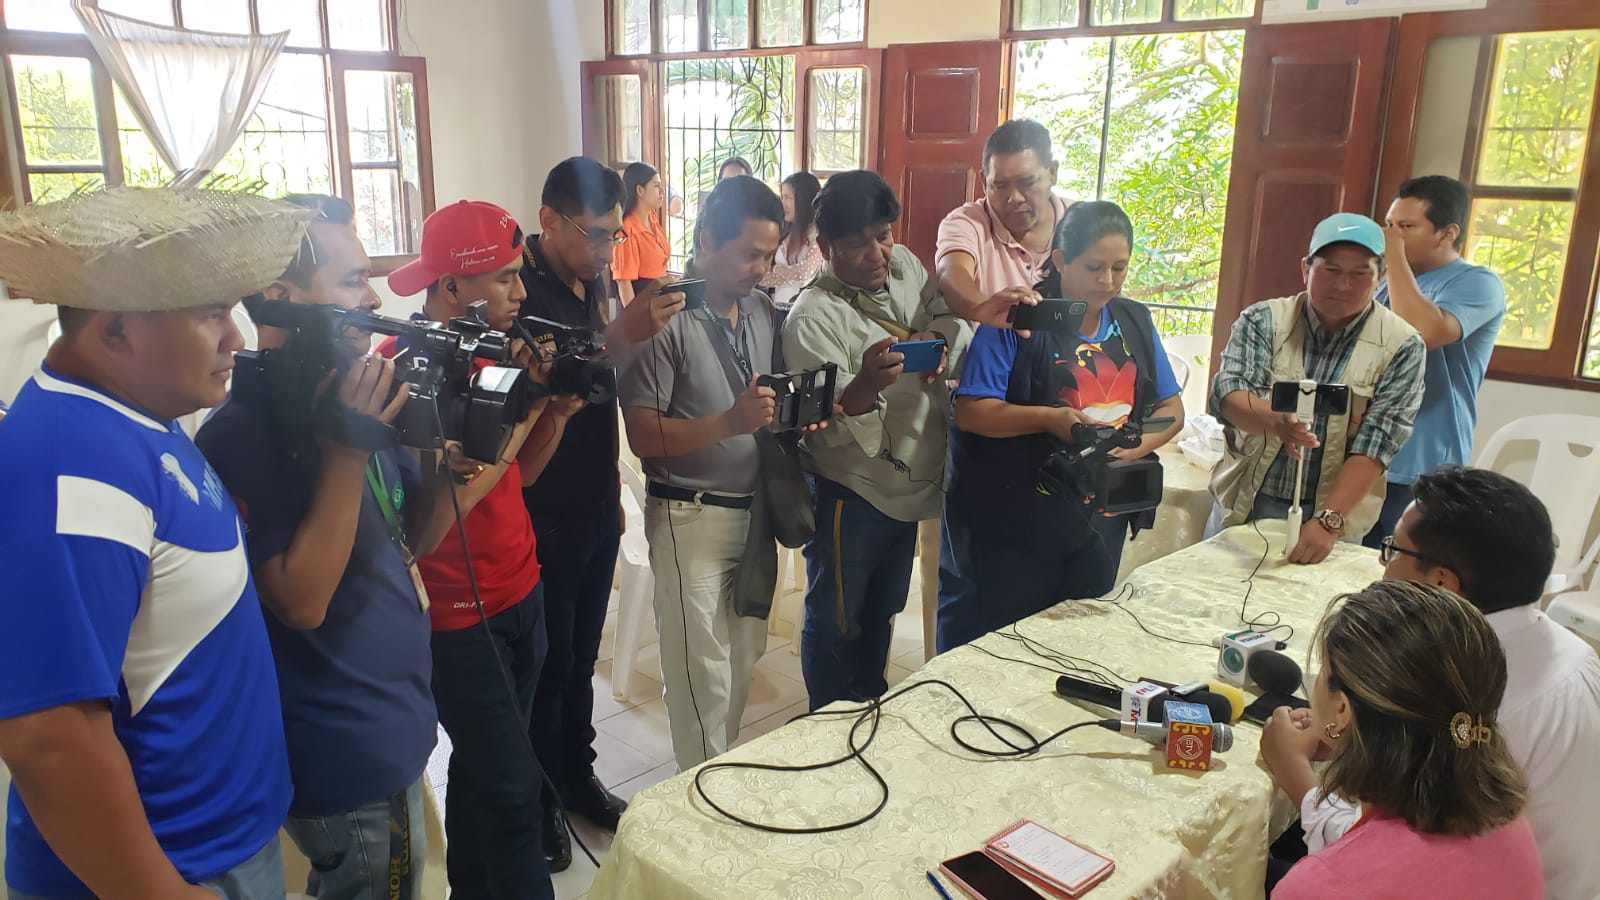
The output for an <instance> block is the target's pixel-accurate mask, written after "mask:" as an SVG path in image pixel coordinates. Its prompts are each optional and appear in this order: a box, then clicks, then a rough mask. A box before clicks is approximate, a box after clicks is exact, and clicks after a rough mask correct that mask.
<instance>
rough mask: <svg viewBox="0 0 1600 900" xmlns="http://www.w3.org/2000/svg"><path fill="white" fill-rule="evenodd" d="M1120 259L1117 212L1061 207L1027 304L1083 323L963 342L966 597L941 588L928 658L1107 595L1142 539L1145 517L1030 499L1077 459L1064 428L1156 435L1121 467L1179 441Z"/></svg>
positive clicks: (1167, 387) (1125, 239)
mask: <svg viewBox="0 0 1600 900" xmlns="http://www.w3.org/2000/svg"><path fill="white" fill-rule="evenodd" d="M1132 255H1133V223H1132V222H1131V221H1129V219H1128V214H1127V213H1125V212H1123V211H1122V208H1121V207H1119V206H1117V205H1116V204H1115V203H1108V202H1103V201H1086V202H1083V203H1075V204H1073V205H1072V206H1070V207H1068V209H1067V211H1066V214H1065V215H1063V216H1062V217H1061V224H1060V225H1059V226H1058V227H1057V229H1056V237H1055V248H1054V250H1053V251H1052V252H1051V254H1050V261H1049V263H1047V264H1046V267H1045V272H1044V280H1042V281H1041V282H1040V283H1039V284H1038V285H1037V286H1035V288H1034V290H1036V291H1038V293H1039V294H1040V295H1041V296H1042V297H1045V298H1048V299H1066V300H1081V301H1083V303H1084V304H1085V305H1086V307H1087V312H1086V314H1085V315H1084V318H1083V321H1082V322H1081V323H1078V324H1077V327H1076V328H1072V329H1070V331H1069V330H1061V331H1054V330H1048V331H1047V330H1034V331H1033V332H1032V333H1031V334H1030V335H1029V336H1028V337H1021V336H1020V335H1019V334H1018V333H1017V332H1015V331H1013V330H1011V329H1009V328H994V327H991V326H988V325H983V326H979V328H978V331H977V334H976V335H974V336H973V339H972V346H971V348H970V349H968V350H967V358H966V361H965V363H964V364H963V368H962V370H961V386H960V387H959V388H958V389H957V390H956V401H955V408H956V416H955V419H956V427H955V430H954V431H953V432H952V435H951V450H950V473H949V494H948V496H947V497H946V500H945V525H946V530H947V538H948V540H949V552H950V554H951V555H952V556H953V557H954V560H953V561H954V564H955V566H956V567H957V569H958V570H959V571H961V573H962V574H963V575H964V576H965V575H967V573H969V572H970V573H971V576H970V577H971V579H972V580H973V581H975V582H976V590H975V591H974V592H967V591H946V590H944V589H943V588H941V590H940V596H939V625H938V648H939V652H940V653H943V652H944V651H946V650H948V649H950V648H951V647H958V646H960V645H962V644H965V643H967V642H968V641H971V640H973V639H974V638H977V637H979V636H981V635H983V634H986V633H988V632H990V631H994V630H996V629H999V628H1004V627H1005V626H1007V625H1009V624H1011V623H1012V622H1016V621H1018V620H1020V619H1024V618H1026V617H1028V616H1031V615H1033V614H1034V613H1037V612H1040V611H1041V610H1044V609H1047V608H1049V607H1051V606H1054V605H1055V604H1057V603H1060V602H1061V601H1062V600H1068V599H1083V598H1090V597H1100V596H1103V595H1105V594H1107V593H1109V592H1110V591H1111V589H1112V587H1113V586H1114V584H1115V582H1116V576H1117V569H1118V568H1119V566H1120V564H1121V562H1122V545H1123V544H1124V543H1126V542H1127V540H1128V530H1129V526H1130V524H1132V523H1133V522H1134V521H1136V517H1141V516H1142V517H1145V519H1146V523H1145V524H1144V526H1143V527H1148V523H1149V516H1150V515H1151V513H1152V512H1153V511H1152V510H1146V511H1144V512H1139V513H1132V514H1128V515H1116V516H1110V515H1106V514H1104V513H1101V512H1098V511H1097V506H1096V505H1085V503H1084V502H1083V498H1082V497H1068V496H1066V493H1067V491H1065V490H1061V489H1059V488H1058V489H1055V490H1052V491H1050V492H1049V493H1046V492H1045V491H1043V490H1041V489H1040V484H1041V481H1040V467H1041V466H1042V465H1043V464H1044V463H1045V461H1046V459H1047V458H1048V457H1050V456H1051V454H1052V453H1054V452H1055V451H1057V450H1060V449H1064V448H1067V447H1069V446H1076V447H1077V448H1078V449H1080V450H1082V449H1087V448H1085V447H1083V446H1082V445H1081V444H1079V443H1078V442H1079V440H1080V439H1081V437H1082V434H1081V430H1080V429H1077V428H1076V426H1079V425H1089V426H1106V427H1109V428H1121V427H1122V426H1123V425H1124V424H1126V423H1130V422H1131V423H1132V424H1134V425H1143V424H1146V423H1148V424H1150V426H1151V427H1153V428H1155V429H1156V430H1154V431H1151V432H1148V433H1146V434H1145V435H1144V437H1143V439H1142V441H1141V442H1140V444H1139V446H1137V447H1134V448H1129V449H1117V450H1115V451H1113V455H1115V456H1116V457H1118V458H1119V459H1123V460H1132V459H1138V458H1141V457H1145V456H1149V455H1150V454H1152V453H1154V452H1155V451H1156V449H1157V448H1158V447H1160V446H1161V445H1163V444H1165V443H1166V442H1167V441H1170V440H1172V438H1173V436H1174V435H1176V434H1177V433H1178V431H1179V430H1180V429H1182V428H1183V398H1182V396H1181V391H1180V388H1179V386H1178V380H1177V378H1176V377H1175V376H1174V375H1173V372H1172V363H1171V361H1170V360H1168V359H1167V353H1166V350H1165V348H1163V347H1162V345H1161V335H1160V334H1158V333H1157V332H1156V327H1155V322H1154V321H1153V320H1152V319H1151V317H1150V310H1149V309H1147V308H1145V306H1144V305H1143V304H1142V303H1138V302H1135V301H1133V300H1129V299H1128V298H1126V297H1124V296H1122V283H1123V280H1124V279H1125V278H1126V277H1127V274H1128V263H1129V260H1130V258H1131V257H1132ZM1157 419H1168V420H1170V421H1167V422H1165V423H1164V424H1162V425H1159V426H1157V425H1156V423H1155V421H1154V420H1157ZM1095 465H1097V463H1094V462H1088V463H1084V464H1082V465H1081V466H1080V468H1083V469H1089V468H1091V467H1093V466H1095ZM1098 499H1099V500H1100V504H1099V505H1100V506H1103V505H1104V504H1105V503H1106V502H1107V500H1108V498H1105V497H1100V498H1098Z"/></svg>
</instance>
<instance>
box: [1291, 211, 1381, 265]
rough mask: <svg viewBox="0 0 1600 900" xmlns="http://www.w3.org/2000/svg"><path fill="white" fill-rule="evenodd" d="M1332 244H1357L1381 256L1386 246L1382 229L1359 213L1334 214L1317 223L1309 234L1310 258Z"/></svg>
mask: <svg viewBox="0 0 1600 900" xmlns="http://www.w3.org/2000/svg"><path fill="white" fill-rule="evenodd" d="M1333 244H1357V245H1359V246H1362V247H1365V248H1367V249H1368V250H1371V251H1372V252H1373V253H1374V254H1376V255H1377V256H1382V255H1383V251H1384V247H1385V246H1386V244H1385V241H1384V239H1383V229H1382V228H1381V227H1379V225H1378V223H1377V222H1374V221H1372V220H1371V219H1369V218H1367V217H1366V216H1363V215H1361V214H1360V213H1334V214H1333V215H1331V216H1329V217H1327V218H1326V219H1323V220H1322V221H1321V222H1318V223H1317V227H1316V228H1315V229H1314V230H1313V231H1312V232H1311V252H1310V253H1309V255H1310V256H1316V255H1317V254H1318V253H1320V252H1322V250H1323V248H1325V247H1329V246H1331V245H1333Z"/></svg>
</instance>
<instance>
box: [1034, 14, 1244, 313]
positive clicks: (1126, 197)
mask: <svg viewBox="0 0 1600 900" xmlns="http://www.w3.org/2000/svg"><path fill="white" fill-rule="evenodd" d="M1243 52H1244V33H1243V32H1240V31H1199V32H1191V33H1188V34H1164V35H1144V36H1137V37H1116V38H1076V39H1067V40H1050V41H1028V42H1022V43H1019V44H1017V72H1016V95H1015V96H1016V100H1015V102H1014V104H1013V106H1012V110H1011V112H1012V115H1013V116H1014V117H1017V118H1031V119H1036V120H1038V121H1040V122H1042V123H1043V124H1044V125H1045V127H1046V128H1048V129H1049V130H1050V133H1051V134H1052V135H1053V136H1054V138H1055V149H1056V155H1057V159H1058V161H1059V163H1060V168H1061V174H1060V189H1061V191H1062V192H1064V193H1065V194H1066V195H1067V196H1068V197H1069V198H1071V199H1074V200H1083V199H1095V198H1097V197H1098V198H1101V199H1105V200H1112V201H1115V202H1116V203H1118V204H1119V205H1121V206H1122V207H1123V209H1125V210H1127V212H1128V216H1129V217H1130V218H1132V219H1133V224H1134V248H1133V249H1134V254H1133V261H1132V264H1131V265H1130V267H1129V272H1128V281H1127V286H1126V288H1125V290H1126V292H1127V293H1128V295H1129V296H1131V297H1134V298H1136V299H1139V300H1142V301H1144V302H1146V303H1150V304H1156V305H1158V308H1157V309H1156V313H1157V323H1158V325H1159V326H1160V327H1161V330H1162V332H1163V333H1166V334H1210V333H1211V310H1212V308H1213V307H1214V306H1215V305H1216V295H1217V276H1218V272H1219V269H1220V266H1221V260H1222V226H1223V220H1224V218H1225V215H1226V211H1227V200H1228V175H1229V171H1230V169H1231V167H1232V164H1233V131H1234V112H1235V108H1236V107H1237V105H1238V99H1239V74H1240V68H1241V63H1242V57H1243ZM1108 75H1109V77H1110V82H1111V90H1110V106H1111V110H1110V113H1111V114H1110V117H1109V121H1107V118H1106V115H1105V112H1106V100H1107V91H1106V82H1107V77H1108ZM1102 135H1103V137H1104V139H1103V140H1102ZM1102 170H1103V175H1102ZM1167 306H1170V307H1177V309H1164V308H1160V307H1167ZM1190 310H1192V312H1191V311H1190Z"/></svg>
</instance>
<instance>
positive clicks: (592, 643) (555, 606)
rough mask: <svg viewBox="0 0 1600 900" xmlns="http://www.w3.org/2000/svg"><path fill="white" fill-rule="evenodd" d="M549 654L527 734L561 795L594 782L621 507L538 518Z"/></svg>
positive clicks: (603, 506)
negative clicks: (600, 674)
mask: <svg viewBox="0 0 1600 900" xmlns="http://www.w3.org/2000/svg"><path fill="white" fill-rule="evenodd" d="M533 531H534V534H536V535H537V536H538V538H539V566H540V570H541V578H542V580H543V584H544V607H545V614H544V631H545V636H546V643H547V646H548V648H549V649H548V651H547V652H546V655H545V659H544V669H543V671H542V672H541V674H540V675H539V687H538V689H537V691H535V693H534V700H533V717H532V721H531V722H530V723H529V726H528V734H529V736H530V737H531V738H532V740H533V745H534V747H535V748H537V749H538V751H539V761H540V762H541V763H543V764H544V768H545V771H546V772H548V773H549V774H550V780H551V781H553V782H554V783H555V785H556V787H557V788H559V789H561V790H567V789H569V788H572V787H576V786H577V785H579V784H582V783H583V782H584V781H586V780H587V779H588V778H589V776H591V775H593V774H594V761H595V752H594V738H595V732H594V665H595V659H596V658H597V657H598V656H599V653H600V632H601V630H602V629H604V627H605V623H606V607H607V606H609V605H610V601H611V581H612V576H613V574H614V573H615V570H616V566H617V548H618V546H619V544H620V543H621V541H622V512H621V509H620V507H619V505H618V504H617V503H616V502H615V501H609V502H608V501H601V502H598V503H595V504H593V505H592V506H589V507H584V508H579V509H573V510H568V511H564V512H562V513H559V514H553V515H552V514H539V515H535V516H534V517H533Z"/></svg>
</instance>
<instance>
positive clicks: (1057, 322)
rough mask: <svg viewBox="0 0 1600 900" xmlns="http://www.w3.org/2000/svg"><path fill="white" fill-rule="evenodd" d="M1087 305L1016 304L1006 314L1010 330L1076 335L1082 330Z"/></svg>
mask: <svg viewBox="0 0 1600 900" xmlns="http://www.w3.org/2000/svg"><path fill="white" fill-rule="evenodd" d="M1088 314H1089V304H1087V303H1085V302H1083V301H1082V300H1040V301H1039V305H1038V306H1028V305H1027V304H1025V303H1018V304H1017V305H1016V306H1013V307H1011V312H1009V313H1007V314H1006V321H1007V322H1009V323H1010V324H1011V327H1012V328H1021V329H1025V330H1027V331H1055V332H1059V333H1061V334H1077V333H1078V332H1079V330H1081V329H1082V328H1083V319H1084V316H1087V315H1088Z"/></svg>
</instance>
